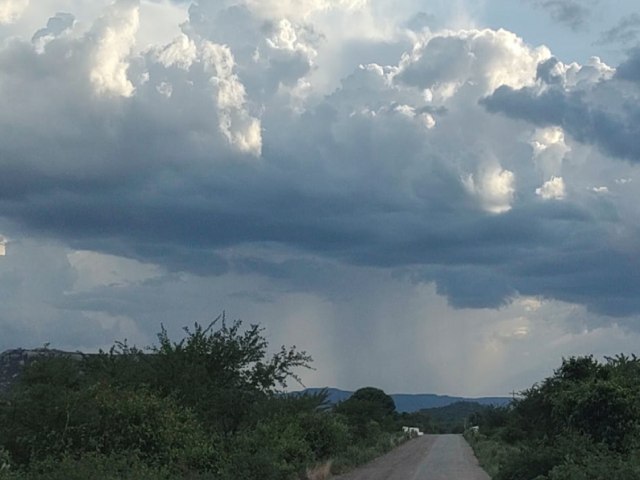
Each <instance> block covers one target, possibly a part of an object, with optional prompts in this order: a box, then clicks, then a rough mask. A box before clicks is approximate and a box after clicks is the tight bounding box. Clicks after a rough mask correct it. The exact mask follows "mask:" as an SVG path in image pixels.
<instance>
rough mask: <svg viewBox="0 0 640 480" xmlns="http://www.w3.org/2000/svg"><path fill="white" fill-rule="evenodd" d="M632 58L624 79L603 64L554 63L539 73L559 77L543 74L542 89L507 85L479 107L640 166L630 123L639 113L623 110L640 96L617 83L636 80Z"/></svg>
mask: <svg viewBox="0 0 640 480" xmlns="http://www.w3.org/2000/svg"><path fill="white" fill-rule="evenodd" d="M634 58H635V57H631V58H630V59H629V60H628V61H627V62H626V63H624V64H623V65H621V67H620V68H621V72H622V73H617V72H615V70H614V69H612V68H611V67H608V66H607V65H604V64H603V63H602V62H601V61H600V60H599V59H592V61H591V62H590V64H589V65H584V66H579V65H576V64H573V65H569V66H566V65H563V64H562V63H561V62H559V61H558V60H556V59H552V61H550V62H553V63H550V62H546V63H545V64H542V65H541V69H540V70H542V71H544V72H549V71H550V70H553V71H555V72H557V73H555V74H547V73H545V74H542V75H540V74H539V75H538V83H537V84H536V85H533V86H527V87H522V88H512V87H510V86H507V85H503V86H501V87H499V88H498V89H496V90H495V91H494V92H493V93H492V94H491V95H489V96H488V97H486V98H485V99H483V100H482V101H481V103H482V104H483V105H484V106H485V107H486V108H487V109H488V110H489V111H491V112H499V113H503V114H505V115H507V116H509V117H511V118H518V119H522V120H527V121H529V122H531V123H532V124H534V125H538V126H542V127H561V128H562V129H563V130H564V131H565V132H567V133H569V134H570V135H572V136H573V137H574V138H575V139H576V140H578V141H579V142H582V143H586V144H592V145H596V146H598V147H599V148H600V149H601V150H602V151H603V152H604V153H606V154H608V155H611V156H614V157H618V158H622V159H625V160H628V161H631V162H637V161H638V159H640V150H639V149H638V143H637V142H636V141H635V138H636V137H637V135H638V134H639V132H638V127H637V124H636V123H635V122H634V121H633V120H632V119H633V118H635V116H636V115H637V114H638V112H637V111H636V110H635V109H634V108H633V107H631V108H626V107H623V105H625V104H627V105H628V101H629V99H630V98H637V97H638V91H637V90H636V89H635V88H629V87H628V86H627V85H626V84H624V83H623V82H620V81H618V80H619V79H620V77H622V79H632V78H633V72H634V69H633V67H632V65H633V63H632V62H633V59H634ZM550 66H552V68H551V69H550V68H549V67H550ZM625 71H626V72H627V73H625ZM549 75H551V78H552V80H550V79H549Z"/></svg>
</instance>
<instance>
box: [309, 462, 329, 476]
mask: <svg viewBox="0 0 640 480" xmlns="http://www.w3.org/2000/svg"><path fill="white" fill-rule="evenodd" d="M331 463H332V461H331V460H329V461H327V462H324V463H321V464H320V465H316V466H315V467H313V468H311V469H309V468H307V476H306V478H307V480H327V479H328V478H330V477H331Z"/></svg>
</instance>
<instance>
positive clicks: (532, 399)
mask: <svg viewBox="0 0 640 480" xmlns="http://www.w3.org/2000/svg"><path fill="white" fill-rule="evenodd" d="M470 422H471V423H473V424H474V425H476V426H478V427H479V428H478V431H477V432H474V431H473V430H468V431H467V434H466V436H467V438H468V440H469V441H470V443H471V444H472V446H473V447H474V450H475V452H476V455H477V457H478V459H479V461H480V463H481V465H482V466H483V467H484V468H485V470H486V471H487V473H489V475H490V476H491V477H492V478H493V479H494V480H611V479H616V480H637V479H638V478H640V359H638V358H636V357H635V356H632V357H627V356H624V355H619V356H616V357H614V358H607V359H606V360H605V361H604V362H598V361H596V360H595V359H594V358H593V357H592V356H587V357H572V358H569V359H566V360H563V362H562V365H561V367H560V368H558V369H557V370H556V371H555V372H554V374H553V375H552V376H551V377H549V378H547V379H545V380H544V381H542V382H540V383H539V384H536V385H534V386H532V387H531V388H529V389H528V390H525V391H524V392H522V393H521V395H520V397H519V398H516V399H515V400H514V401H513V403H512V404H511V405H510V406H509V407H505V408H489V409H486V410H483V411H482V412H480V413H478V414H474V415H472V417H471V418H470Z"/></svg>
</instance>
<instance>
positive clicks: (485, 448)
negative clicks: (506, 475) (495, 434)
mask: <svg viewBox="0 0 640 480" xmlns="http://www.w3.org/2000/svg"><path fill="white" fill-rule="evenodd" d="M464 438H465V439H466V440H467V442H469V445H471V448H472V449H473V453H474V454H475V455H476V458H477V459H478V462H479V463H480V466H481V467H482V468H483V469H484V471H485V472H487V474H488V475H489V476H490V477H491V478H495V476H496V475H497V474H498V470H499V469H500V466H501V465H502V464H504V462H505V461H506V460H507V459H508V458H509V457H511V456H512V455H514V453H516V452H518V451H519V448H518V447H516V446H513V445H508V444H505V443H503V442H499V441H496V440H494V439H491V438H489V437H487V436H486V435H482V434H481V433H474V432H473V431H471V430H467V431H466V432H465V434H464Z"/></svg>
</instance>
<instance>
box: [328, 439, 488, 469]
mask: <svg viewBox="0 0 640 480" xmlns="http://www.w3.org/2000/svg"><path fill="white" fill-rule="evenodd" d="M333 478H334V480H490V479H489V476H488V475H487V474H486V473H485V472H484V470H482V469H481V468H480V467H479V466H478V462H477V460H476V458H475V456H474V455H473V451H472V450H471V447H470V446H469V444H468V443H467V442H466V441H465V439H464V438H463V437H462V436H461V435H424V436H423V437H419V438H416V439H414V440H411V441H409V442H407V443H405V444H404V445H401V446H400V447H398V448H396V449H395V450H393V451H391V452H389V453H387V454H386V455H384V456H382V457H380V458H378V459H376V460H374V461H373V462H371V463H368V464H367V465H364V466H363V467H360V468H358V469H357V470H354V471H352V472H349V473H347V474H345V475H339V476H337V477H333Z"/></svg>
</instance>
